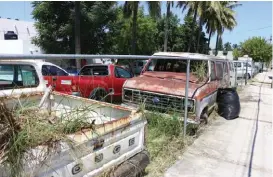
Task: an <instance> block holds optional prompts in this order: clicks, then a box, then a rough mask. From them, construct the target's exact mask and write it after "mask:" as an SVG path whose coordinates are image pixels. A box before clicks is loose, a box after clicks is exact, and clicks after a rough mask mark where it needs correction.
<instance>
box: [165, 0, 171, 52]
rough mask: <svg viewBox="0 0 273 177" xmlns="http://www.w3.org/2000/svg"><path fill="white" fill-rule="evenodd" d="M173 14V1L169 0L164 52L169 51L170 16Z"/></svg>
mask: <svg viewBox="0 0 273 177" xmlns="http://www.w3.org/2000/svg"><path fill="white" fill-rule="evenodd" d="M170 14H171V2H169V1H167V13H166V20H165V35H164V52H167V49H168V32H169V31H168V30H169V18H170Z"/></svg>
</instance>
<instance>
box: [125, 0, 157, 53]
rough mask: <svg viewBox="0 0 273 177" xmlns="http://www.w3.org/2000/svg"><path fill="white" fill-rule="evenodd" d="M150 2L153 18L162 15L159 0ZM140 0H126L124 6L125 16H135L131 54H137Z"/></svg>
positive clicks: (148, 2)
mask: <svg viewBox="0 0 273 177" xmlns="http://www.w3.org/2000/svg"><path fill="white" fill-rule="evenodd" d="M146 3H147V4H148V9H149V13H150V15H151V16H152V17H153V18H158V17H160V15H161V7H160V2H159V1H146ZM139 4H140V1H125V3H124V6H123V14H124V17H126V18H129V17H131V16H133V22H132V41H131V54H136V33H137V14H138V7H139Z"/></svg>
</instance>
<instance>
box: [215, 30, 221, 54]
mask: <svg viewBox="0 0 273 177" xmlns="http://www.w3.org/2000/svg"><path fill="white" fill-rule="evenodd" d="M219 37H220V35H219V33H217V38H216V45H215V56H217V53H218V41H219Z"/></svg>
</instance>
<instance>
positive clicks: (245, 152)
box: [164, 73, 273, 177]
mask: <svg viewBox="0 0 273 177" xmlns="http://www.w3.org/2000/svg"><path fill="white" fill-rule="evenodd" d="M268 75H272V73H259V74H258V75H257V76H256V77H255V78H256V79H255V80H258V81H259V82H251V83H248V85H247V86H245V87H244V89H243V91H241V92H240V100H241V113H240V117H239V118H237V119H235V120H225V119H223V118H219V119H217V120H216V121H215V122H213V123H212V126H210V127H209V128H208V129H207V130H206V131H205V132H204V133H203V134H202V135H201V136H200V137H199V138H198V139H197V140H196V141H195V142H194V143H193V145H191V146H190V147H188V149H187V150H186V152H185V153H184V154H183V156H182V158H181V160H179V161H177V162H176V163H175V164H174V165H173V166H172V167H170V168H169V169H168V170H167V171H166V172H165V175H164V176H165V177H250V176H252V177H271V176H272V93H273V89H271V88H270V84H267V83H264V84H262V83H261V82H264V81H266V82H267V81H268Z"/></svg>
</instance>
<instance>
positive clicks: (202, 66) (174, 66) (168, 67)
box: [146, 59, 208, 73]
mask: <svg viewBox="0 0 273 177" xmlns="http://www.w3.org/2000/svg"><path fill="white" fill-rule="evenodd" d="M207 63H208V62H207V61H199V60H191V62H190V72H198V71H199V70H202V71H203V72H205V73H207V71H208V67H207ZM146 71H161V72H178V73H186V72H187V61H186V60H176V59H152V60H150V62H149V64H148V66H147V68H146Z"/></svg>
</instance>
